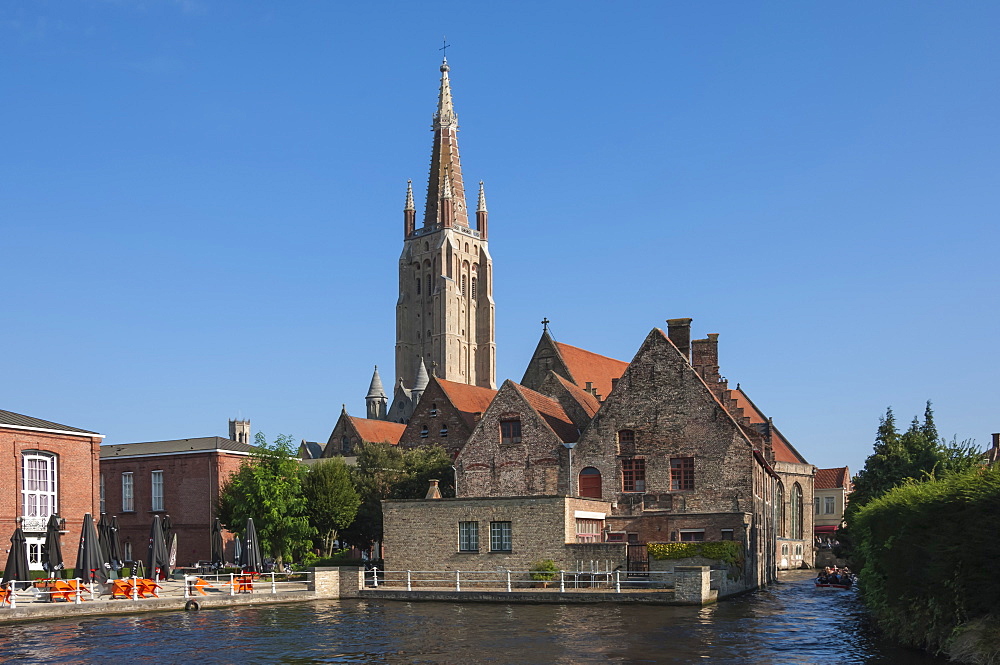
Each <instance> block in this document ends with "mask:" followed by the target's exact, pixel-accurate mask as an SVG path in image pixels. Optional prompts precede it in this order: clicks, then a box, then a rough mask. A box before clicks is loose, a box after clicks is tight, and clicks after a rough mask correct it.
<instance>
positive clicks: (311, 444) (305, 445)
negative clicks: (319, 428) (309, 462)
mask: <svg viewBox="0 0 1000 665" xmlns="http://www.w3.org/2000/svg"><path fill="white" fill-rule="evenodd" d="M325 447H326V444H324V443H319V442H318V441H306V440H305V439H303V440H302V443H300V444H299V457H304V458H305V459H319V458H320V457H322V456H323V449H324V448H325Z"/></svg>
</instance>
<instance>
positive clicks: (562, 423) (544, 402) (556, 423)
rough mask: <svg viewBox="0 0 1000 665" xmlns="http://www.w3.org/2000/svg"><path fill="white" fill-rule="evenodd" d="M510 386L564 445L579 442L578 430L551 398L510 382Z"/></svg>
mask: <svg viewBox="0 0 1000 665" xmlns="http://www.w3.org/2000/svg"><path fill="white" fill-rule="evenodd" d="M511 385H513V386H514V388H515V389H516V390H519V391H520V392H521V395H522V396H523V397H524V399H525V400H526V401H527V402H528V404H530V405H531V408H533V409H534V410H535V411H537V412H538V415H540V416H541V417H542V419H543V420H545V422H546V423H548V425H549V427H551V428H552V430H553V431H554V432H555V433H556V436H558V437H559V438H560V439H561V440H562V441H563V442H564V443H570V442H574V441H579V439H580V430H579V429H577V426H576V425H574V424H573V421H572V420H571V419H570V417H569V416H567V415H566V411H564V410H563V408H562V405H560V404H559V402H557V401H556V400H554V399H552V398H551V397H546V396H545V395H543V394H541V393H536V392H535V391H534V390H531V389H530V388H525V387H524V386H522V385H521V384H519V383H514V382H513V381H511Z"/></svg>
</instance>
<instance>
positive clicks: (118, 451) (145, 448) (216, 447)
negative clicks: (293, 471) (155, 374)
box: [101, 436, 253, 459]
mask: <svg viewBox="0 0 1000 665" xmlns="http://www.w3.org/2000/svg"><path fill="white" fill-rule="evenodd" d="M252 450H253V446H251V445H250V444H248V443H239V442H237V441H233V440H232V439H227V438H225V437H221V436H202V437H198V438H194V439H174V440H173V441H145V442H142V443H110V444H106V445H103V446H101V459H109V458H113V457H136V456H139V455H171V454H181V453H190V452H210V451H212V452H214V451H219V452H226V453H242V454H246V453H249V452H251V451H252Z"/></svg>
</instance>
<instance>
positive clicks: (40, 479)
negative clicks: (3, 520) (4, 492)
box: [21, 451, 59, 517]
mask: <svg viewBox="0 0 1000 665" xmlns="http://www.w3.org/2000/svg"><path fill="white" fill-rule="evenodd" d="M57 478H58V476H57V475H56V456H55V455H53V454H51V453H43V452H41V451H31V452H24V453H22V454H21V514H22V515H23V516H24V517H48V516H49V515H54V514H56V513H58V512H59V503H58V500H59V493H58V486H57V484H56V481H57Z"/></svg>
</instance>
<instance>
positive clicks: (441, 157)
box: [424, 59, 469, 228]
mask: <svg viewBox="0 0 1000 665" xmlns="http://www.w3.org/2000/svg"><path fill="white" fill-rule="evenodd" d="M449 69H450V68H449V67H448V60H447V59H445V60H444V61H443V62H442V63H441V87H440V90H439V92H438V105H437V112H436V113H435V114H434V123H433V126H432V128H433V130H434V145H433V147H432V148H431V170H430V177H429V178H428V179H427V206H426V208H425V209H424V226H430V227H438V228H440V227H441V226H442V225H443V223H444V219H443V217H444V215H443V213H444V210H443V208H444V206H442V205H441V202H442V200H444V199H445V188H446V187H447V188H449V189H450V193H451V196H452V198H453V199H454V204H453V206H452V211H451V218H452V220H451V221H452V224H453V225H455V226H464V227H466V228H468V226H469V214H468V211H467V210H466V205H465V185H464V183H463V181H462V163H461V161H460V160H459V156H458V115H457V114H456V113H455V107H454V104H453V102H452V98H451V81H450V79H449V78H448V71H449Z"/></svg>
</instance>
